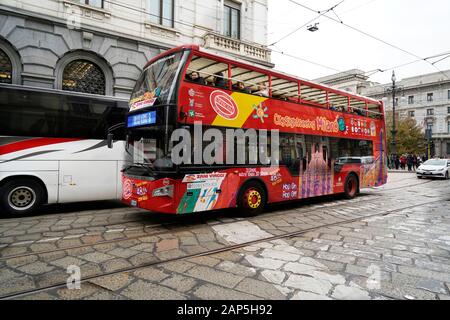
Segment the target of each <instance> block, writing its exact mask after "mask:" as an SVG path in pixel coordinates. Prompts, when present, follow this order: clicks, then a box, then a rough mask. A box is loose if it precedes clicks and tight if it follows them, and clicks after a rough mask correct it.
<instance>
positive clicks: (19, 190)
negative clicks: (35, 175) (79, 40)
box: [0, 178, 44, 217]
mask: <svg viewBox="0 0 450 320" xmlns="http://www.w3.org/2000/svg"><path fill="white" fill-rule="evenodd" d="M0 199H1V201H0V206H1V209H2V210H1V211H0V212H1V213H2V214H3V215H6V216H10V217H21V216H27V215H30V214H32V213H33V212H34V211H35V210H36V209H37V208H38V207H39V206H40V205H41V204H42V203H43V199H44V190H43V189H42V186H41V185H40V184H39V183H38V182H36V181H34V180H31V179H25V178H20V179H17V180H11V181H8V182H6V183H5V184H4V185H3V186H2V187H1V188H0Z"/></svg>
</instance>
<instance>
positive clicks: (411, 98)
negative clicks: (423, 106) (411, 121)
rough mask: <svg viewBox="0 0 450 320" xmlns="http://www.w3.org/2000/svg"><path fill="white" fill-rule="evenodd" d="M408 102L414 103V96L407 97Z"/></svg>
mask: <svg viewBox="0 0 450 320" xmlns="http://www.w3.org/2000/svg"><path fill="white" fill-rule="evenodd" d="M408 104H414V96H409V97H408Z"/></svg>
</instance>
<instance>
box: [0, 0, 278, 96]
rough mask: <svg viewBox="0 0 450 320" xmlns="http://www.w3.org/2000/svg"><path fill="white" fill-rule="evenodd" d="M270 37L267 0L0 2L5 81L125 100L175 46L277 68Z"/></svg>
mask: <svg viewBox="0 0 450 320" xmlns="http://www.w3.org/2000/svg"><path fill="white" fill-rule="evenodd" d="M266 35H267V0H233V1H229V0H214V1H211V0H183V1H181V0H130V1H124V0H78V1H76V0H39V1H38V0H2V1H1V3H0V82H2V83H12V84H18V85H25V86H34V87H44V88H53V89H67V90H73V91H81V92H87V93H97V94H104V95H108V96H117V97H125V98H127V97H129V95H130V93H131V90H132V88H133V86H134V83H135V81H136V80H137V78H138V76H139V74H140V72H141V71H142V68H143V66H144V65H145V64H146V62H147V61H148V60H150V59H151V58H152V57H154V56H155V55H157V54H159V53H161V52H162V51H165V50H167V49H169V48H171V47H174V46H177V45H182V44H191V43H194V44H198V45H201V46H204V47H206V48H209V49H211V50H213V51H216V52H217V53H224V52H225V53H227V54H231V55H235V56H237V57H239V58H241V59H247V60H249V61H251V62H254V63H259V64H262V65H264V66H269V67H272V66H273V65H272V63H271V58H270V50H269V49H268V48H267V47H266V44H267V36H266Z"/></svg>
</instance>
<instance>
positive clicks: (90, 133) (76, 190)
mask: <svg viewBox="0 0 450 320" xmlns="http://www.w3.org/2000/svg"><path fill="white" fill-rule="evenodd" d="M61 111H62V112H61V114H60V123H61V125H62V126H64V131H65V132H66V134H68V135H70V136H79V137H82V139H81V140H80V141H79V142H76V144H73V149H72V148H71V147H67V150H65V151H66V153H65V156H64V157H63V158H61V159H59V188H58V189H59V192H58V196H59V197H58V202H75V201H91V200H92V201H93V200H109V199H117V187H118V183H117V182H118V181H119V172H120V168H118V166H119V165H120V164H119V161H117V160H118V157H117V156H116V155H115V153H114V152H111V150H109V149H107V144H106V141H104V138H103V137H104V136H106V133H105V132H106V131H104V128H99V125H101V124H102V123H103V121H104V118H105V112H107V111H108V105H107V104H106V103H105V104H104V105H103V104H102V103H101V102H95V103H93V102H92V101H91V100H90V99H85V98H79V97H70V96H67V97H64V98H63V102H62V108H61ZM118 151H119V150H118Z"/></svg>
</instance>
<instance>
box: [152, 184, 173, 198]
mask: <svg viewBox="0 0 450 320" xmlns="http://www.w3.org/2000/svg"><path fill="white" fill-rule="evenodd" d="M152 195H153V197H170V198H173V186H165V187H162V188H158V189H155V190H153V193H152Z"/></svg>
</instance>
